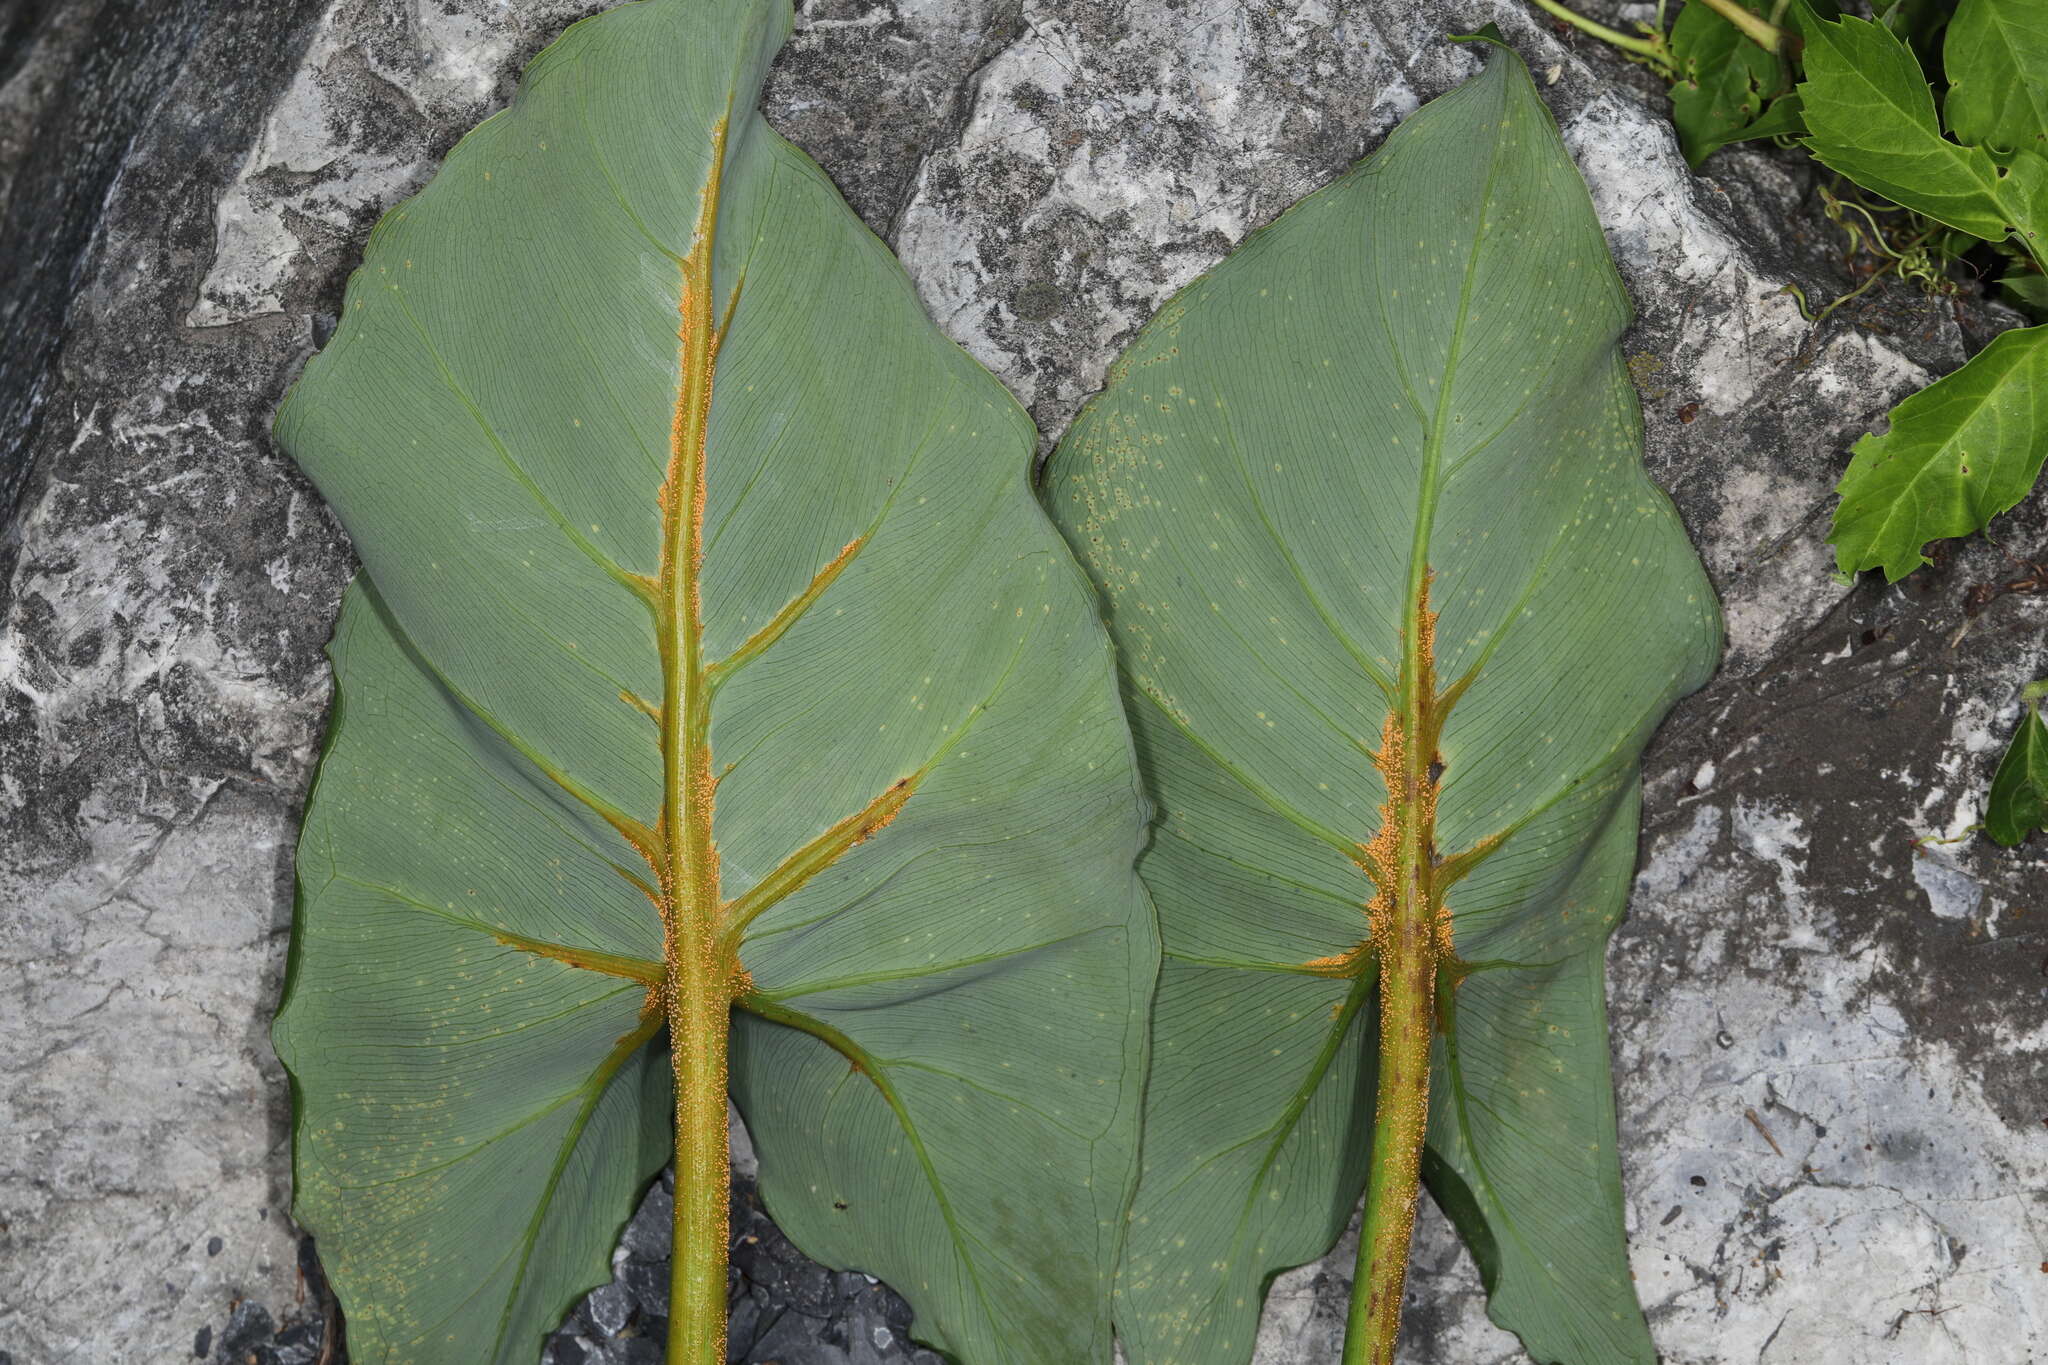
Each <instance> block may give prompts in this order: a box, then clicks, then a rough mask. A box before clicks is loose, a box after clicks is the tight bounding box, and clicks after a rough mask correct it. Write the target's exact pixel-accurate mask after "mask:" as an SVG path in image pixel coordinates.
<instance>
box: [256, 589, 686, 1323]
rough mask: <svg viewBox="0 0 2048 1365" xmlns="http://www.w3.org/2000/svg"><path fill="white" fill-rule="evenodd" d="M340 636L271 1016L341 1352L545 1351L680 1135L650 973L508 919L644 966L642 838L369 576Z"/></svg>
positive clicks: (655, 955)
mask: <svg viewBox="0 0 2048 1365" xmlns="http://www.w3.org/2000/svg"><path fill="white" fill-rule="evenodd" d="M331 653H332V655H333V658H334V665H335V673H336V678H337V683H338V690H339V693H340V697H341V702H340V705H339V707H338V708H337V712H336V715H335V717H334V720H333V722H332V724H331V726H330V730H329V736H328V748H327V753H326V755H325V757H324V758H323V760H322V762H321V765H320V773H319V779H318V782H317V784H316V787H315V790H314V794H313V798H312V801H311V803H310V807H309V813H308V817H307V821H306V827H305V831H304V834H303V836H302V838H301V840H300V845H299V858H298V866H299V887H300V903H299V906H298V911H297V914H296V916H295V919H296V924H295V926H294V931H293V937H292V964H291V973H290V981H289V984H288V986H287V989H286V997H285V1004H284V1008H283V1009H282V1011H281V1012H280V1016H279V1024H278V1029H277V1045H278V1054H279V1056H280V1057H282V1058H283V1060H284V1063H285V1065H286V1066H287V1067H288V1068H289V1069H290V1070H291V1072H292V1075H293V1076H294V1078H295V1081H296V1084H295V1086H294V1090H293V1094H294V1099H295V1102H296V1105H295V1107H296V1109H297V1115H296V1118H297V1123H296V1129H295V1135H294V1158H295V1159H294V1168H295V1171H296V1175H297V1189H296V1190H295V1192H294V1198H295V1209H296V1211H297V1212H298V1214H299V1216H300V1218H301V1221H302V1222H305V1223H306V1224H307V1225H308V1226H309V1227H311V1228H312V1229H313V1230H314V1231H315V1232H316V1233H317V1234H318V1235H319V1237H320V1249H321V1255H322V1260H323V1264H324V1267H325V1269H326V1271H327V1273H328V1275H329V1277H330V1278H331V1279H332V1280H333V1282H334V1283H335V1285H336V1286H337V1289H338V1292H339V1293H340V1294H341V1295H342V1298H343V1302H344V1305H345V1307H346V1308H347V1310H348V1314H349V1319H348V1321H349V1343H350V1355H351V1358H352V1359H355V1360H363V1361H383V1360H392V1361H398V1360H406V1361H412V1360H420V1361H433V1360H450V1361H453V1360H462V1361H491V1362H496V1361H531V1360H532V1359H533V1358H534V1354H535V1352H536V1350H537V1349H538V1343H539V1340H540V1337H541V1335H542V1334H544V1333H546V1332H548V1331H551V1330H552V1329H553V1328H554V1326H555V1325H556V1324H557V1323H559V1322H560V1321H561V1317H562V1314H563V1312H564V1310H565V1309H566V1308H567V1307H568V1306H569V1304H570V1303H571V1301H572V1299H573V1297H574V1294H575V1293H576V1292H577V1291H578V1290H580V1289H583V1288H588V1287H590V1286H593V1285H596V1284H600V1283H602V1282H603V1281H604V1280H605V1279H606V1278H608V1277H609V1274H610V1256H611V1248H612V1246H613V1245H614V1244H615V1243H616V1241H617V1239H618V1234H619V1229H620V1227H621V1225H622V1224H623V1223H624V1221H625V1219H626V1217H627V1216H628V1215H629V1214H630V1213H631V1211H632V1207H633V1203H634V1200H635V1198H636V1196H637V1194H638V1192H639V1190H640V1189H641V1187H642V1186H644V1185H645V1184H646V1182H647V1180H648V1179H649V1178H650V1177H652V1176H653V1175H654V1173H655V1172H656V1171H659V1170H660V1169H661V1167H662V1165H663V1164H664V1163H666V1162H667V1160H668V1158H669V1152H670V1139H669V1122H668V1114H669V1108H670V1105H669V1096H670V1081H669V1067H668V1059H667V1056H666V1053H665V1052H664V1051H663V1050H662V1049H661V1048H660V1047H659V1045H658V1044H655V1043H653V1042H652V1039H653V1037H654V1035H655V1033H656V1031H657V1030H658V1029H659V1026H660V1025H659V1019H658V1018H657V1019H655V1020H654V1021H652V1022H651V1023H649V1022H648V1021H647V1020H645V1019H643V1017H642V1006H643V1003H644V1001H645V999H646V994H647V991H646V987H645V985H644V984H642V983H638V982H635V981H633V980H631V979H629V978H622V977H618V976H613V975H608V974H604V973H597V972H590V971H580V970H577V969H575V968H573V967H570V966H567V965H565V964H563V963H561V962H559V961H552V960H549V959H547V958H544V957H536V956H533V955H532V954H530V953H528V952H525V951H522V950H521V949H520V948H518V947H515V946H513V944H512V942H510V941H508V940H512V939H514V938H518V939H523V940H525V941H528V942H535V943H549V944H564V945H569V946H574V947H589V946H592V945H604V946H606V947H607V948H608V949H609V950H610V951H613V952H615V953H618V954H620V955H622V956H624V957H627V958H629V959H637V960H640V961H642V962H647V965H648V966H650V967H653V966H654V965H655V964H654V963H653V962H651V961H649V959H656V960H658V959H659V958H660V956H661V935H660V932H659V926H658V925H657V926H655V927H654V928H653V930H652V932H650V930H649V926H648V924H647V916H646V914H645V913H644V907H645V906H646V901H645V900H644V899H642V898H641V897H640V896H639V895H638V893H637V892H634V891H633V890H632V888H631V887H629V886H628V885H627V884H626V883H625V882H623V881H621V880H620V879H619V878H618V877H616V876H615V875H613V874H612V873H611V872H610V870H609V869H608V867H607V866H606V863H607V860H610V859H620V860H624V859H630V858H631V857H632V856H633V853H632V850H631V849H630V848H628V847H627V846H626V844H625V842H624V841H623V840H621V839H620V838H619V836H618V835H617V834H616V833H614V832H613V831H612V830H611V829H610V828H609V827H607V826H606V825H605V824H604V823H603V822H602V821H600V820H597V819H595V818H593V817H592V816H591V814H590V812H589V811H588V810H587V809H585V808H584V807H582V806H581V805H579V804H578V803H577V802H575V801H572V800H569V799H567V798H565V797H564V796H563V794H562V792H561V790H560V789H559V788H557V787H556V786H554V784H553V783H551V782H549V781H548V780H547V779H545V778H544V777H541V776H540V775H539V774H537V773H536V772H534V770H533V769H532V767H531V765H529V764H526V763H525V762H524V761H523V760H521V758H520V757H519V755H518V754H516V753H514V752H512V751H510V750H509V749H507V748H506V747H505V746H504V745H502V744H496V743H492V742H489V740H488V739H487V738H486V736H487V734H488V732H484V734H479V733H478V732H479V731H480V730H481V729H482V727H481V726H479V725H478V723H477V721H476V718H475V717H474V715H472V714H471V713H470V712H468V711H467V710H466V709H464V708H463V707H462V706H461V705H460V704H459V703H457V702H456V701H455V700H454V699H453V698H452V697H451V696H450V695H449V694H448V692H447V691H446V689H444V688H442V687H440V686H439V685H438V684H437V683H436V682H435V681H434V680H433V679H432V678H431V677H430V676H429V675H428V674H427V673H426V672H425V671H423V669H422V668H421V667H420V666H419V663H418V660H417V659H416V658H415V657H414V656H413V655H412V653H411V651H410V650H409V649H408V648H407V647H406V645H405V644H404V642H403V641H402V640H401V639H400V638H399V637H398V636H397V635H396V634H395V633H394V632H393V629H392V626H391V624H390V621H389V619H388V618H387V617H386V615H385V614H384V612H383V610H382V608H381V605H380V604H379V603H378V602H377V601H376V599H375V597H374V595H372V594H371V593H370V592H368V591H366V590H365V588H364V587H363V585H362V584H360V583H358V584H357V585H356V586H355V587H353V588H351V589H350V590H349V592H348V595H347V598H346V600H345V602H344V605H343V609H342V617H341V622H340V624H339V626H338V627H337V628H336V632H335V639H334V644H333V646H332V648H331ZM429 831H431V833H429ZM537 874H538V875H537ZM508 1184H509V1185H511V1186H513V1188H512V1189H510V1190H507V1189H505V1188H502V1187H504V1186H506V1185H508ZM508 1195H516V1197H508Z"/></svg>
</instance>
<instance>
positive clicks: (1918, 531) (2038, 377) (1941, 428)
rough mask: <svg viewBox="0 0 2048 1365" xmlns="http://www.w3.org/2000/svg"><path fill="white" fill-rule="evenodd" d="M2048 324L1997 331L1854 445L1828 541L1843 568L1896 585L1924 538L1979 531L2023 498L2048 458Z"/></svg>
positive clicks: (1918, 558) (1918, 557)
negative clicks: (1885, 426) (1876, 432)
mask: <svg viewBox="0 0 2048 1365" xmlns="http://www.w3.org/2000/svg"><path fill="white" fill-rule="evenodd" d="M2044 384H2048V327H2025V328H2016V329H2015V330H2013V331H2010V332H2003V333H2000V334H1999V335H1998V336H1997V337H1995V338H1993V340H1992V342H1991V344H1990V345H1989V346H1986V347H1985V348H1984V349H1983V350H1982V351H1980V352H1978V353H1977V354H1976V355H1975V356H1973V357H1971V359H1970V361H1969V363H1968V364H1966V365H1964V366H1963V367H1962V368H1961V369H1960V370H1957V371H1956V372H1955V373H1954V374H1950V375H1945V376H1943V377H1942V378H1941V379H1939V380H1936V381H1935V382H1934V383H1932V384H1930V385H1928V386H1927V387H1926V388H1924V389H1922V390H1920V391H1919V392H1918V393H1916V394H1914V395H1912V396H1911V397H1910V398H1907V399H1906V400H1905V401H1904V402H1903V403H1900V404H1899V405H1898V406H1897V407H1896V408H1893V409H1892V412H1891V427H1890V429H1889V430H1887V431H1886V432H1885V434H1884V435H1882V436H1865V437H1863V438H1862V439H1861V440H1859V441H1858V442H1856V446H1855V450H1854V453H1853V454H1852V455H1851V457H1850V460H1849V468H1848V470H1847V472H1845V473H1844V474H1843V475H1842V482H1841V484H1840V486H1839V487H1838V488H1837V490H1836V491H1837V492H1839V493H1840V494H1841V497H1842V501H1841V504H1840V505H1839V506H1837V507H1836V508H1835V518H1834V525H1833V527H1832V528H1831V529H1830V531H1829V532H1828V540H1829V542H1830V543H1831V544H1832V545H1834V547H1835V562H1836V563H1837V564H1838V565H1839V566H1840V567H1841V570H1842V572H1843V573H1856V572H1859V571H1861V570H1863V569H1875V568H1882V569H1883V570H1884V575H1885V578H1886V580H1887V581H1888V582H1893V583H1896V582H1898V581H1899V580H1900V579H1901V578H1904V577H1905V576H1906V575H1907V574H1909V573H1911V572H1913V570H1915V569H1917V568H1919V567H1920V566H1921V565H1922V564H1924V563H1926V562H1927V559H1926V556H1925V555H1924V554H1922V553H1921V551H1922V548H1923V547H1924V546H1925V545H1926V544H1927V543H1928V542H1929V541H1931V540H1943V539H1946V538H1948V537H1950V536H1966V535H1970V534H1972V533H1973V532H1976V531H1981V530H1983V529H1984V528H1985V527H1986V526H1988V525H1990V524H1991V519H1992V518H1993V517H1995V516H1997V515H1998V514H1999V513H2001V512H2004V511H2007V510H2008V509H2010V508H2011V507H2013V506H2014V505H2016V504H2017V503H2018V502H2019V500H2020V499H2021V498H2024V497H2025V496H2026V495H2027V493H2028V491H2029V490H2030V489H2032V488H2033V486H2034V481H2035V480H2036V479H2038V478H2039V477H2040V474H2041V464H2042V461H2043V460H2044V459H2048V398H2044V397H2043V395H2044V394H2048V389H2044V388H2043V385H2044Z"/></svg>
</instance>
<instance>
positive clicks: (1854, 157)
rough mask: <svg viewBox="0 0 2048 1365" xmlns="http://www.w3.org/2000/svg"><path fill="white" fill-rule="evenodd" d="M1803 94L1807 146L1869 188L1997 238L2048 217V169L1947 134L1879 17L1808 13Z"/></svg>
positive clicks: (1910, 59)
mask: <svg viewBox="0 0 2048 1365" xmlns="http://www.w3.org/2000/svg"><path fill="white" fill-rule="evenodd" d="M1800 32H1801V34H1802V36H1803V37H1804V38H1805V40H1806V47H1805V50H1804V66H1805V73H1806V79H1805V80H1804V81H1802V82H1801V83H1800V86H1799V96H1800V100H1801V103H1802V105H1803V107H1804V110H1805V115H1806V127H1807V132H1808V136H1807V139H1806V145H1807V147H1808V148H1809V149H1811V150H1812V152H1813V154H1814V156H1815V157H1817V158H1818V159H1819V160H1820V161H1821V162H1822V163H1823V164H1824V165H1826V166H1828V167H1829V168H1831V169H1833V170H1835V171H1839V172H1840V173H1841V174H1843V175H1845V176H1847V177H1848V178H1849V179H1851V180H1853V181H1855V182H1856V183H1857V184H1858V185H1861V186H1863V188H1865V189H1867V190H1871V191H1874V192H1875V193H1878V194H1881V195H1883V196H1884V197H1885V198H1887V199H1890V200H1891V201H1893V202H1894V203H1897V204H1903V205H1905V206H1906V207H1907V208H1909V209H1912V210H1914V211H1915V212H1918V213H1924V214H1926V215H1927V216H1928V217H1929V218H1933V219H1935V220H1936V221H1938V222H1942V223H1946V224H1948V225H1949V226H1950V227H1952V228H1956V229H1958V230H1960V231H1963V232H1967V233H1970V234H1971V235H1972V236H1976V237H1982V238H1984V239H1985V240H1986V241H1997V240H1999V239H2000V238H2003V237H2004V236H2005V235H2006V234H2007V232H2008V231H2009V230H2012V229H2018V230H2020V231H2021V232H2023V233H2024V234H2026V235H2028V236H2030V237H2031V236H2034V235H2035V234H2037V233H2038V232H2039V231H2040V229H2041V228H2042V226H2043V225H2044V224H2048V197H2044V183H2048V173H2043V171H2042V168H2041V167H2039V166H2033V167H2028V168H2026V169H2025V170H2024V171H2020V170H2015V171H2014V172H2012V173H2011V174H2010V175H2008V174H2006V173H2004V172H2003V171H2001V169H2000V167H1999V165H1998V163H1997V162H1996V161H1994V160H1993V159H1992V157H1991V154H1990V153H1989V152H1987V151H1985V150H1984V149H1983V148H1982V147H1974V146H1972V147H1965V146H1959V145H1958V144H1956V143H1954V142H1951V141H1950V140H1949V139H1947V138H1945V137H1943V136H1942V133H1941V124H1940V122H1939V120H1938V119H1937V118H1936V117H1935V112H1934V94H1933V92H1932V91H1931V90H1930V89H1929V88H1928V85H1927V78H1926V77H1925V75H1924V74H1922V72H1921V70H1920V63H1919V61H1918V60H1917V59H1916V58H1915V57H1914V56H1913V50H1912V49H1911V48H1909V47H1907V46H1906V44H1905V43H1903V42H1901V41H1900V40H1899V39H1898V38H1897V37H1896V36H1895V35H1894V34H1893V33H1892V32H1891V30H1889V29H1887V28H1886V27H1885V26H1884V25H1882V24H1874V23H1871V22H1870V21H1868V20H1865V19H1858V18H1855V17H1853V16H1851V17H1845V18H1843V19H1841V20H1839V21H1837V22H1834V23H1828V22H1825V21H1821V20H1817V19H1814V18H1812V17H1810V16H1809V17H1808V18H1807V20H1806V21H1805V22H1804V23H1803V24H1802V25H1801V26H1800Z"/></svg>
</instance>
